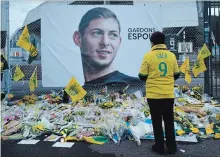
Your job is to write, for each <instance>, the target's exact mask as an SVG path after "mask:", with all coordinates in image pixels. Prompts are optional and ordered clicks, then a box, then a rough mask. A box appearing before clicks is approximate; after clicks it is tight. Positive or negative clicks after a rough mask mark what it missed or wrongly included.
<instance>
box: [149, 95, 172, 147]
mask: <svg viewBox="0 0 220 157" xmlns="http://www.w3.org/2000/svg"><path fill="white" fill-rule="evenodd" d="M147 101H148V104H149V106H150V113H151V118H152V124H153V129H154V137H155V146H156V147H157V149H159V150H164V136H163V129H162V119H163V120H164V124H165V136H166V146H167V149H168V150H169V151H175V150H176V142H175V137H176V136H175V132H174V115H173V106H174V99H172V98H171V99H147Z"/></svg>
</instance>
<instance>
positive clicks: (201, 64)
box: [192, 58, 207, 77]
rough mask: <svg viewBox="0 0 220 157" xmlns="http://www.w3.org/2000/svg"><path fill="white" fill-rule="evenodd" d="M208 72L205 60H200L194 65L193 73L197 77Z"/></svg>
mask: <svg viewBox="0 0 220 157" xmlns="http://www.w3.org/2000/svg"><path fill="white" fill-rule="evenodd" d="M206 70H207V69H206V66H205V63H204V59H203V58H200V59H199V60H197V61H196V62H195V63H194V66H193V69H192V72H193V74H194V76H195V77H197V76H198V75H199V74H200V73H202V72H204V71H206Z"/></svg>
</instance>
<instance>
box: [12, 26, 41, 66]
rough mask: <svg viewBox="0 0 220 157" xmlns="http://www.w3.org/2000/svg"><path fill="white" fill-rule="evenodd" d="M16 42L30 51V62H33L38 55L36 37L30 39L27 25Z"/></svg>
mask: <svg viewBox="0 0 220 157" xmlns="http://www.w3.org/2000/svg"><path fill="white" fill-rule="evenodd" d="M16 44H17V46H19V47H21V48H23V49H25V50H26V51H28V52H29V53H30V55H29V58H28V63H29V64H31V62H32V61H33V60H34V59H35V58H36V57H37V56H38V50H37V47H36V41H35V39H34V40H33V41H32V42H31V41H30V34H29V31H28V28H27V26H25V27H24V30H23V31H22V33H21V35H20V37H19V39H18V41H17V43H16Z"/></svg>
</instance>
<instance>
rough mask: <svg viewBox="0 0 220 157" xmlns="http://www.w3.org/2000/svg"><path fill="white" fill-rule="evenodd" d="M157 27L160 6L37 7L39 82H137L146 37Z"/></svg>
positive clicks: (159, 25)
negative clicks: (40, 61)
mask: <svg viewBox="0 0 220 157" xmlns="http://www.w3.org/2000/svg"><path fill="white" fill-rule="evenodd" d="M161 30H162V20H161V9H160V6H159V5H153V4H152V5H147V6H138V5H137V6H110V5H103V6H87V5H84V6H54V5H47V6H45V7H42V9H41V53H42V54H41V56H42V84H43V86H44V87H64V86H66V85H67V83H68V81H69V80H70V79H71V78H72V77H73V76H74V77H75V78H76V80H77V81H78V82H79V83H80V84H81V85H104V84H139V83H141V82H140V80H139V79H138V78H137V76H138V73H139V69H140V65H141V61H142V58H143V56H144V54H145V53H146V52H147V51H149V50H150V48H151V43H150V39H149V38H150V36H151V34H152V33H153V32H155V31H161Z"/></svg>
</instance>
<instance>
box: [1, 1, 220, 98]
mask: <svg viewBox="0 0 220 157" xmlns="http://www.w3.org/2000/svg"><path fill="white" fill-rule="evenodd" d="M155 2H156V1H155ZM155 2H154V1H144V0H139V1H138V0H134V1H48V2H46V3H57V4H59V3H66V4H67V5H88V4H89V5H106V4H107V5H134V3H135V4H142V5H147V4H149V3H155ZM172 2H173V1H164V2H163V3H167V4H168V3H169V4H171V3H172ZM176 2H178V1H176ZM179 2H181V1H179ZM42 3H43V1H34V0H33V1H30V0H20V1H17V0H11V1H9V15H10V20H9V26H10V28H11V31H13V32H10V50H12V49H16V48H19V47H17V46H16V42H17V40H18V38H19V36H20V34H21V32H22V30H23V28H24V27H21V25H22V24H23V21H22V22H21V21H17V20H20V18H17V17H18V16H20V15H19V14H17V10H22V9H23V10H24V11H26V12H25V13H27V12H29V13H28V16H39V15H35V14H34V12H32V11H31V10H30V6H32V8H31V9H34V8H35V7H37V6H38V5H40V4H42ZM196 3H197V12H198V21H199V25H198V26H192V27H173V28H164V29H163V32H164V33H165V34H166V37H167V38H166V44H167V46H168V48H169V49H170V50H171V51H172V52H173V53H175V54H176V56H177V58H178V59H179V65H181V64H182V62H183V60H181V56H183V54H182V55H180V54H179V53H178V42H192V43H193V53H191V54H189V55H190V58H191V63H190V64H191V67H192V65H193V62H194V60H195V58H196V56H197V53H198V51H199V50H200V49H201V47H202V46H203V43H204V11H205V10H204V8H205V7H204V6H206V5H207V6H209V7H210V4H211V2H203V1H197V2H196ZM218 3H219V2H216V3H215V4H216V5H217V4H218ZM18 4H19V5H18ZM26 4H28V5H26ZM204 4H205V5H204ZM212 4H213V3H212ZM216 5H214V7H215V6H216ZM33 6H34V7H33ZM177 7H178V6H177ZM212 7H213V6H212ZM218 8H219V5H218ZM186 12H187V10H186ZM210 17H211V16H208V18H210ZM218 18H219V15H218ZM22 19H23V20H25V19H24V16H23V17H22ZM208 21H209V19H208ZM34 22H38V23H39V22H40V20H38V21H34ZM18 23H19V24H20V25H18ZM212 25H213V24H212ZM14 27H16V28H17V29H15V28H14ZM12 28H13V30H12ZM28 28H29V29H30V32H32V31H33V30H36V29H38V28H35V25H33V23H30V24H29V25H28ZM40 31H41V30H38V31H37V32H38V33H39V34H40ZM215 33H216V34H215ZM217 33H218V32H214V36H215V35H217ZM33 35H36V36H37V34H33ZM209 36H210V34H209ZM38 40H39V41H40V39H38ZM39 41H38V42H39ZM173 41H174V44H173ZM210 43H211V39H210V40H209V44H210ZM8 44H9V43H8ZM215 45H217V43H216V44H215ZM20 50H21V51H22V54H23V55H22V57H20V58H19V57H17V56H14V57H12V55H11V54H10V55H8V57H7V59H8V60H9V63H10V76H11V77H12V76H13V72H14V67H15V65H17V64H18V65H20V67H21V69H22V70H23V72H24V73H25V78H24V80H23V81H17V82H15V81H13V80H12V79H9V80H10V82H7V86H8V87H9V89H10V92H11V93H13V94H14V95H15V97H18V98H19V97H21V96H23V95H26V94H30V91H29V87H28V80H29V78H30V76H31V74H32V72H33V70H34V68H35V67H36V65H37V67H38V68H37V69H38V71H37V73H38V80H39V86H38V88H37V90H36V91H35V94H38V95H40V94H45V93H48V92H50V91H51V90H56V91H58V90H60V89H61V88H44V87H43V86H42V84H41V82H42V78H41V73H42V71H41V56H40V55H39V57H38V58H37V59H36V60H35V61H34V62H33V63H31V65H28V64H27V54H28V53H27V52H25V51H24V50H23V49H20ZM214 50H216V47H215V48H214ZM39 52H40V45H39ZM213 52H214V54H215V55H216V54H217V51H212V53H213ZM8 53H9V51H8ZM213 60H214V61H215V64H207V66H209V71H208V73H209V74H208V78H209V85H211V87H210V88H207V87H206V91H207V92H208V93H210V94H211V95H213V96H217V94H218V93H220V92H219V91H217V89H219V85H220V84H219V82H218V81H219V69H220V68H217V67H218V65H219V60H218V61H217V58H214V59H212V58H211V57H210V61H213ZM210 61H209V62H210ZM217 63H218V64H217ZM212 72H216V73H212ZM137 73H138V72H137ZM217 73H218V76H217V75H216V74H217ZM206 75H207V72H206ZM210 75H211V76H212V77H210ZM213 75H215V76H213ZM192 76H193V75H192ZM192 78H193V80H194V82H196V80H198V79H199V80H200V81H199V82H198V84H203V82H204V80H203V78H204V75H203V74H200V75H199V76H198V78H194V77H192ZM181 80H182V82H183V83H182V84H185V82H184V80H183V78H181ZM216 80H217V84H216ZM5 81H6V79H5ZM206 81H207V78H206ZM180 82H181V81H180ZM180 85H181V83H180ZM217 87H218V88H217ZM101 88H103V87H91V88H89V89H87V90H100V89H101ZM121 88H122V87H121V86H119V85H113V86H111V87H108V89H111V90H118V89H121ZM133 88H134V89H135V90H138V89H139V90H142V91H143V89H144V85H143V86H136V87H133ZM213 91H214V92H213Z"/></svg>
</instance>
